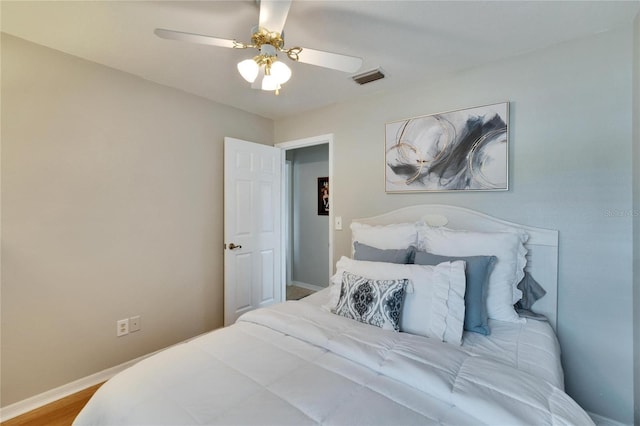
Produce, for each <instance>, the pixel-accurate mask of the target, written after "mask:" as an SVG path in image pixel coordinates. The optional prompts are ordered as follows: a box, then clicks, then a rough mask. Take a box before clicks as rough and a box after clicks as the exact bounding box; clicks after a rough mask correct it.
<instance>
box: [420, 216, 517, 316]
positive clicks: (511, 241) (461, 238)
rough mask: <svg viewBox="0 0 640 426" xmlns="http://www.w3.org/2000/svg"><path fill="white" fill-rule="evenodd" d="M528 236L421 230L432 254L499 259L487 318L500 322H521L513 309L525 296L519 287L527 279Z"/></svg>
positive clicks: (488, 291) (488, 299)
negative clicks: (494, 257)
mask: <svg viewBox="0 0 640 426" xmlns="http://www.w3.org/2000/svg"><path fill="white" fill-rule="evenodd" d="M528 238H529V236H528V235H527V234H526V233H524V232H519V233H516V232H508V231H501V232H478V231H459V230H452V229H448V228H431V227H428V226H425V227H422V228H421V230H420V240H421V243H422V244H423V245H424V249H425V250H426V251H428V252H430V253H434V254H439V255H445V256H496V258H497V259H498V260H497V261H496V264H495V266H494V268H493V272H492V273H491V276H490V277H489V288H488V290H487V314H488V315H489V318H491V319H496V320H500V321H509V322H522V321H523V320H521V319H520V317H519V316H518V314H517V313H516V311H515V310H514V308H513V304H514V303H515V302H517V301H518V300H520V298H521V297H522V292H521V291H520V290H519V289H518V288H517V287H516V286H517V285H518V283H519V282H520V280H521V279H522V277H524V267H525V265H526V263H527V259H526V257H525V255H526V253H527V249H526V248H525V247H524V243H525V242H526V241H527V239H528Z"/></svg>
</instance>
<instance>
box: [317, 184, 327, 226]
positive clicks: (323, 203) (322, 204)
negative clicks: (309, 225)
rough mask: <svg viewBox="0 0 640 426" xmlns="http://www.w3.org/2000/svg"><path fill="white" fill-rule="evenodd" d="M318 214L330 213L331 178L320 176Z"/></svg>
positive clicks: (325, 214)
mask: <svg viewBox="0 0 640 426" xmlns="http://www.w3.org/2000/svg"><path fill="white" fill-rule="evenodd" d="M318 214H319V215H321V216H328V215H329V178H328V177H319V178H318Z"/></svg>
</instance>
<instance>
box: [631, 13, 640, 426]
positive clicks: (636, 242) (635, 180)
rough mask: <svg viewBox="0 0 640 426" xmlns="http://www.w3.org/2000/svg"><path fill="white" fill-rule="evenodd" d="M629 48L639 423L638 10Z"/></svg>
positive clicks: (639, 411)
mask: <svg viewBox="0 0 640 426" xmlns="http://www.w3.org/2000/svg"><path fill="white" fill-rule="evenodd" d="M634 33H635V35H634V40H635V43H634V49H633V53H634V55H633V280H634V282H633V288H634V296H633V308H634V312H633V324H634V334H635V338H634V343H635V346H634V354H635V406H636V409H635V424H637V425H640V13H639V14H638V15H637V16H636V19H635V21H634Z"/></svg>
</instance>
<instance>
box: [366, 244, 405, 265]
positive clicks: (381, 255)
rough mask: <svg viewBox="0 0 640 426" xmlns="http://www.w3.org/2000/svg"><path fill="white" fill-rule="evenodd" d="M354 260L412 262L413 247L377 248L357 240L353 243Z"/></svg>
mask: <svg viewBox="0 0 640 426" xmlns="http://www.w3.org/2000/svg"><path fill="white" fill-rule="evenodd" d="M353 247H354V248H355V252H354V254H353V258H354V259H355V260H367V261H369V262H387V263H400V264H407V263H412V262H413V255H414V253H415V247H413V246H411V247H408V248H406V249H386V250H383V249H379V248H375V247H371V246H368V245H366V244H362V243H359V242H357V241H356V242H355V243H353Z"/></svg>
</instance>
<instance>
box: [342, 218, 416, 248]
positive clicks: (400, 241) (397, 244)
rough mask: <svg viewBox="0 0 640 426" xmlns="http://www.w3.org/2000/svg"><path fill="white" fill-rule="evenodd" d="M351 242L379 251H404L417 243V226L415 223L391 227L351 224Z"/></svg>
mask: <svg viewBox="0 0 640 426" xmlns="http://www.w3.org/2000/svg"><path fill="white" fill-rule="evenodd" d="M351 233H352V238H353V241H358V242H359V243H362V244H366V245H368V246H371V247H376V248H379V249H406V248H407V247H409V246H415V245H416V242H417V241H418V226H417V225H416V224H415V223H395V224H391V225H365V224H363V223H358V222H353V223H351Z"/></svg>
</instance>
